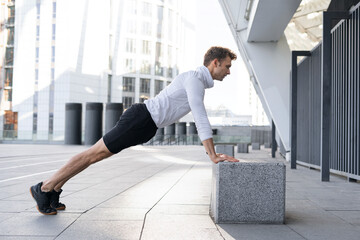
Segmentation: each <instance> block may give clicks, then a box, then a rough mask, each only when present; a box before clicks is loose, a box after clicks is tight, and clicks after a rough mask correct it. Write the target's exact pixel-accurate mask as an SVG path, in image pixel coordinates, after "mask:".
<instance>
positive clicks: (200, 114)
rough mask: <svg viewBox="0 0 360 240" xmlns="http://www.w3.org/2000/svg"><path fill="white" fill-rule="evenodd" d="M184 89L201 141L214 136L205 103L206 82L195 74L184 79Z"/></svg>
mask: <svg viewBox="0 0 360 240" xmlns="http://www.w3.org/2000/svg"><path fill="white" fill-rule="evenodd" d="M184 89H185V91H186V95H187V99H188V101H189V105H190V109H191V113H192V115H193V117H194V120H195V124H196V128H197V131H198V134H199V137H200V139H201V141H204V140H206V139H209V138H212V130H211V125H210V122H209V119H208V117H207V113H206V110H205V105H204V96H205V88H204V84H203V83H202V82H201V81H200V80H199V79H197V78H196V77H195V76H193V77H190V78H187V79H186V80H185V81H184Z"/></svg>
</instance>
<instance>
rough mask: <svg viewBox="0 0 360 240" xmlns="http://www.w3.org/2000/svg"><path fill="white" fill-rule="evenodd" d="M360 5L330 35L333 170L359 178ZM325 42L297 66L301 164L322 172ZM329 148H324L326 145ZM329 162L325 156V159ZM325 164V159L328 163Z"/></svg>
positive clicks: (297, 132)
mask: <svg viewBox="0 0 360 240" xmlns="http://www.w3.org/2000/svg"><path fill="white" fill-rule="evenodd" d="M359 6H360V4H358V5H357V7H356V8H355V9H354V10H353V11H352V12H351V15H350V18H349V19H343V20H341V21H340V22H339V23H338V24H337V25H336V26H335V27H334V28H333V29H332V31H331V45H332V52H331V59H332V62H331V69H332V70H331V76H332V77H331V86H330V88H331V97H330V99H331V102H330V105H331V110H330V115H329V116H330V117H329V121H330V130H329V136H330V137H329V140H330V144H329V146H330V147H329V156H330V157H329V159H330V161H329V165H330V171H331V172H333V173H337V174H341V175H344V176H346V177H348V178H349V180H355V179H358V180H360V141H359V140H360V139H359V138H360V116H359V112H360V80H359V65H360V62H359V55H360V52H359V34H360V33H359V20H360V19H359ZM322 48H323V46H322V44H320V45H318V46H317V47H315V48H314V49H313V50H312V51H311V56H310V57H306V58H304V59H303V61H302V62H301V63H299V64H298V66H297V90H296V91H297V124H296V126H297V131H296V142H297V144H296V161H297V162H298V163H301V164H305V165H308V166H310V167H314V168H319V169H321V167H320V166H321V165H322V164H321V145H320V144H324V142H326V141H325V140H326V139H323V141H321V129H322V122H321V121H322V118H324V115H322V114H323V113H322V112H321V110H322V109H323V106H324V105H321V104H322V102H325V100H324V99H322V96H323V92H322V91H323V87H322V86H321V84H322V82H321V70H322V68H321V63H322V60H323V59H322V54H321V53H322V51H325V49H324V50H322ZM323 148H324V146H323ZM322 160H323V161H324V158H323V159H322ZM325 160H326V159H325Z"/></svg>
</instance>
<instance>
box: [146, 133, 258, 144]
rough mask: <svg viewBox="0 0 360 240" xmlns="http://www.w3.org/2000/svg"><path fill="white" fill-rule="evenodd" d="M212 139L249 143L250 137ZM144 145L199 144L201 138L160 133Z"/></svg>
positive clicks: (230, 142) (217, 137)
mask: <svg viewBox="0 0 360 240" xmlns="http://www.w3.org/2000/svg"><path fill="white" fill-rule="evenodd" d="M213 140H214V143H215V144H223V143H226V144H238V143H250V142H251V137H250V136H219V135H214V136H213ZM145 145H201V140H200V138H199V136H198V135H189V136H187V135H178V136H176V135H162V136H155V137H153V138H152V139H151V140H150V141H149V142H147V143H146V144H145Z"/></svg>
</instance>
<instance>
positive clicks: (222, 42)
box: [195, 0, 251, 115]
mask: <svg viewBox="0 0 360 240" xmlns="http://www.w3.org/2000/svg"><path fill="white" fill-rule="evenodd" d="M196 11H197V14H196V16H197V21H196V23H197V25H196V60H195V62H196V63H197V64H198V65H201V64H202V62H203V57H204V54H205V52H206V51H207V50H208V49H209V48H210V47H211V46H223V47H227V48H230V49H231V50H233V51H234V52H235V53H236V54H237V56H238V58H237V60H236V61H233V62H232V67H231V69H230V75H228V76H227V77H226V78H225V79H224V80H223V81H222V82H220V81H215V85H214V87H213V88H211V89H208V90H206V94H205V106H206V107H211V108H216V107H217V106H219V105H224V106H226V107H227V108H229V109H230V110H231V111H232V112H234V113H235V114H243V115H251V109H250V106H249V86H250V84H251V83H250V81H249V74H248V72H247V69H246V67H245V65H244V63H243V61H242V59H241V56H240V54H239V51H238V48H237V46H236V43H235V40H234V37H233V35H232V33H231V31H230V28H229V26H228V24H227V21H226V18H225V16H224V13H223V11H222V8H221V6H220V3H219V2H218V0H197V10H196Z"/></svg>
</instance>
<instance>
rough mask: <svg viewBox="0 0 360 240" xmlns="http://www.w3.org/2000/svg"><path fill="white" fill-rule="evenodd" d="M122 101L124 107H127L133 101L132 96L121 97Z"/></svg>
mask: <svg viewBox="0 0 360 240" xmlns="http://www.w3.org/2000/svg"><path fill="white" fill-rule="evenodd" d="M122 103H123V105H124V109H128V108H129V107H130V106H131V105H132V104H133V103H134V98H133V97H123V98H122Z"/></svg>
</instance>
